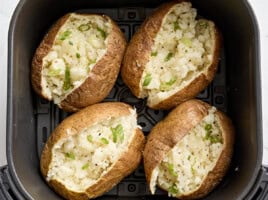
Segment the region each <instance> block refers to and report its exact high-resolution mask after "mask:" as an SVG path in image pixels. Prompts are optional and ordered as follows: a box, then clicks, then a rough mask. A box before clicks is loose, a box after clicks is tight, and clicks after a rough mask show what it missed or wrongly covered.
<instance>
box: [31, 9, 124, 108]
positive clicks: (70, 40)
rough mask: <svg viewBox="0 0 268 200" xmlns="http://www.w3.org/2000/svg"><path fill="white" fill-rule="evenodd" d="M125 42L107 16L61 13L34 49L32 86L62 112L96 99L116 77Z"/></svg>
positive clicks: (104, 93)
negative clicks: (62, 14) (61, 15)
mask: <svg viewBox="0 0 268 200" xmlns="http://www.w3.org/2000/svg"><path fill="white" fill-rule="evenodd" d="M125 47H126V40H125V37H124V35H123V33H122V32H121V30H120V28H119V27H118V26H117V25H116V23H115V22H114V21H113V20H112V19H111V18H110V17H108V16H106V15H95V14H78V13H69V14H66V15H65V16H63V17H62V18H60V19H59V20H58V21H57V22H56V23H55V25H54V26H53V27H52V28H51V29H50V30H49V32H48V33H47V34H46V36H45V37H44V39H43V41H42V42H41V44H40V45H39V47H38V48H37V50H36V52H35V55H34V57H33V60H32V75H31V78H32V85H33V88H34V90H35V91H36V92H37V93H38V94H39V95H40V96H42V97H43V98H45V99H47V100H53V101H54V103H55V104H57V105H58V106H59V107H60V108H62V109H63V110H65V111H67V112H75V111H78V110H80V109H82V108H84V107H86V106H88V105H92V104H94V103H98V102H100V101H102V100H103V99H104V98H105V97H106V96H107V95H108V94H109V92H110V90H111V89H112V87H113V85H114V83H115V81H116V79H117V76H118V73H119V70H120V66H121V61H122V58H123V54H124V50H125Z"/></svg>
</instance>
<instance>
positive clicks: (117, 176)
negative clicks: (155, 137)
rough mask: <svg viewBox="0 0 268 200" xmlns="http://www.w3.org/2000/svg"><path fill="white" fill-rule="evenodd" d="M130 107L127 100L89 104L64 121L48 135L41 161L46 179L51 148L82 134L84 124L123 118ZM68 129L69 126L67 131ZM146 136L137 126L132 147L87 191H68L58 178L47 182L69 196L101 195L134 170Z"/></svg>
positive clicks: (83, 199)
mask: <svg viewBox="0 0 268 200" xmlns="http://www.w3.org/2000/svg"><path fill="white" fill-rule="evenodd" d="M129 109H131V107H130V106H129V105H127V104H125V103H120V102H113V103H99V104H95V105H92V106H89V107H87V108H85V109H83V110H81V111H79V112H77V113H75V114H73V115H71V116H70V117H68V118H66V119H65V120H63V121H62V122H61V124H60V125H59V126H57V128H56V129H55V130H54V131H53V132H52V134H51V136H50V137H49V139H48V141H47V143H46V145H45V147H44V149H43V152H42V155H41V160H40V169H41V173H42V175H43V177H44V178H45V179H46V177H47V174H48V171H49V165H50V163H51V159H52V148H53V146H54V144H56V143H57V142H58V141H59V140H61V139H63V138H65V137H68V136H70V134H71V135H75V134H79V133H80V132H81V131H82V130H83V129H84V128H85V127H89V126H91V125H93V124H95V123H98V122H99V121H102V120H104V119H107V116H109V117H115V118H116V117H120V116H124V115H126V116H127V115H129V114H130V111H129ZM67 129H69V131H68V134H67ZM144 142H145V138H144V135H143V133H142V131H141V130H139V129H136V134H135V136H134V138H133V140H132V141H131V142H130V144H129V148H128V150H127V151H125V152H124V153H123V154H122V155H121V157H120V158H119V159H118V160H117V161H116V162H115V163H114V164H113V166H112V167H111V169H110V170H109V171H108V172H107V173H106V174H103V176H102V177H101V178H100V179H99V180H98V181H97V182H96V183H95V184H94V185H92V186H90V187H89V188H88V189H87V190H86V191H85V192H81V193H79V192H74V191H70V190H68V189H67V188H66V187H65V186H64V185H63V184H62V183H60V182H59V181H57V180H51V181H49V182H48V184H49V185H50V186H51V187H52V188H53V189H54V190H55V191H56V192H58V193H59V194H60V195H61V196H63V197H64V198H66V199H73V200H86V199H89V198H90V199H91V198H96V197H98V196H101V195H102V194H103V193H105V192H107V191H109V190H110V189H112V187H113V186H115V185H116V184H117V183H119V182H120V181H121V180H122V179H123V178H124V177H126V176H128V175H129V174H130V173H132V172H133V171H134V170H135V169H136V168H137V167H138V165H139V163H140V161H141V158H142V151H143V147H144Z"/></svg>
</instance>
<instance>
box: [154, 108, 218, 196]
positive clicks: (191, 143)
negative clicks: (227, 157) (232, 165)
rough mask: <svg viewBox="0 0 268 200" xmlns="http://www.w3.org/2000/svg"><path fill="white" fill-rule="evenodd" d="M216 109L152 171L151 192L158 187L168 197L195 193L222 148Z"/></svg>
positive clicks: (212, 166) (211, 110) (210, 111)
mask: <svg viewBox="0 0 268 200" xmlns="http://www.w3.org/2000/svg"><path fill="white" fill-rule="evenodd" d="M215 111H216V109H215V108H212V109H210V110H209V114H208V115H207V116H206V117H205V118H204V119H203V120H202V121H201V122H200V123H199V124H198V125H197V126H196V127H194V128H193V129H192V130H191V131H190V132H189V133H188V134H187V135H186V136H185V137H184V138H183V139H182V140H181V141H180V142H178V143H177V144H176V146H175V147H174V148H172V149H171V150H170V151H169V152H168V153H167V155H166V156H165V158H164V159H163V160H162V162H161V163H160V164H159V165H158V167H157V168H156V169H154V171H153V174H152V177H153V179H152V181H151V185H150V187H151V189H152V191H154V190H155V185H156V184H157V185H158V186H160V187H161V188H163V189H165V190H166V191H168V194H169V196H174V197H175V196H178V195H186V194H188V193H192V192H194V191H196V190H197V189H198V188H199V187H200V186H201V184H202V182H203V180H204V179H205V178H206V176H207V175H208V173H209V172H210V171H211V170H212V169H213V168H214V166H215V165H216V162H217V160H218V159H219V156H220V154H221V152H222V149H223V137H222V133H221V129H220V125H219V123H218V121H217V118H216V117H215V115H214V112H215Z"/></svg>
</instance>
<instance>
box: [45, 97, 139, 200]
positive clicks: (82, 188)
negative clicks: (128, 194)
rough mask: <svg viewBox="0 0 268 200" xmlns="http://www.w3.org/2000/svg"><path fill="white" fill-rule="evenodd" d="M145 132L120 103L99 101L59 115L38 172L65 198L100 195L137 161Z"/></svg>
mask: <svg viewBox="0 0 268 200" xmlns="http://www.w3.org/2000/svg"><path fill="white" fill-rule="evenodd" d="M143 147H144V135H143V133H142V131H141V130H140V128H139V126H138V125H137V114H136V111H135V110H134V109H132V108H131V107H130V106H129V105H127V104H124V103H119V102H118V103H117V102H114V103H99V104H95V105H92V106H89V107H87V108H84V109H82V110H81V111H79V112H77V113H75V114H73V115H71V116H70V117H68V118H66V119H65V120H63V121H62V122H61V123H60V124H59V126H57V127H56V129H55V130H54V131H53V132H52V134H51V135H50V137H49V139H48V141H47V143H46V145H45V147H44V149H43V152H42V155H41V161H40V168H41V173H42V175H43V177H44V178H45V180H46V181H47V182H48V184H49V185H50V186H51V187H52V188H53V189H54V190H55V191H56V192H57V193H58V194H60V195H61V196H63V197H64V198H65V199H71V200H87V199H92V198H96V197H98V196H101V195H102V194H104V193H105V192H107V191H108V190H110V189H111V188H112V187H114V186H115V185H116V184H117V183H119V182H120V181H121V180H122V179H123V178H124V177H126V176H128V175H129V174H130V173H132V172H133V171H134V170H135V169H136V167H137V166H138V165H139V163H140V161H141V158H142V151H143Z"/></svg>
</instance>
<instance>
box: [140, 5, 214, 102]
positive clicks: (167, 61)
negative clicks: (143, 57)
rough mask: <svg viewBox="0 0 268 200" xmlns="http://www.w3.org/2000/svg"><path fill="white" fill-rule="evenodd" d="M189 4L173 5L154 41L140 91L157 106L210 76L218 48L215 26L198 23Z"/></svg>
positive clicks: (194, 11)
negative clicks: (214, 55) (194, 82)
mask: <svg viewBox="0 0 268 200" xmlns="http://www.w3.org/2000/svg"><path fill="white" fill-rule="evenodd" d="M196 15H197V11H196V9H194V8H192V7H191V3H190V2H182V3H180V4H176V5H174V6H173V7H172V8H171V9H170V11H169V12H168V13H167V14H166V16H165V17H164V18H163V21H162V26H161V28H160V30H159V32H158V33H157V35H156V37H155V39H154V45H153V46H152V50H151V55H150V58H149V61H148V62H147V64H146V66H145V69H144V72H143V74H142V78H141V81H140V88H142V94H141V96H149V98H148V101H149V104H151V105H155V104H157V103H159V102H160V101H162V100H163V99H166V98H168V97H169V96H171V95H173V94H175V93H176V92H178V91H179V90H181V89H182V88H184V87H185V86H186V85H187V84H189V83H190V82H191V81H192V80H193V79H194V78H195V77H197V76H199V75H200V74H201V73H203V72H204V73H207V69H208V67H209V66H210V65H211V63H212V59H213V52H214V46H215V29H214V28H215V27H214V23H213V22H211V21H208V20H205V19H198V20H196Z"/></svg>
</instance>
